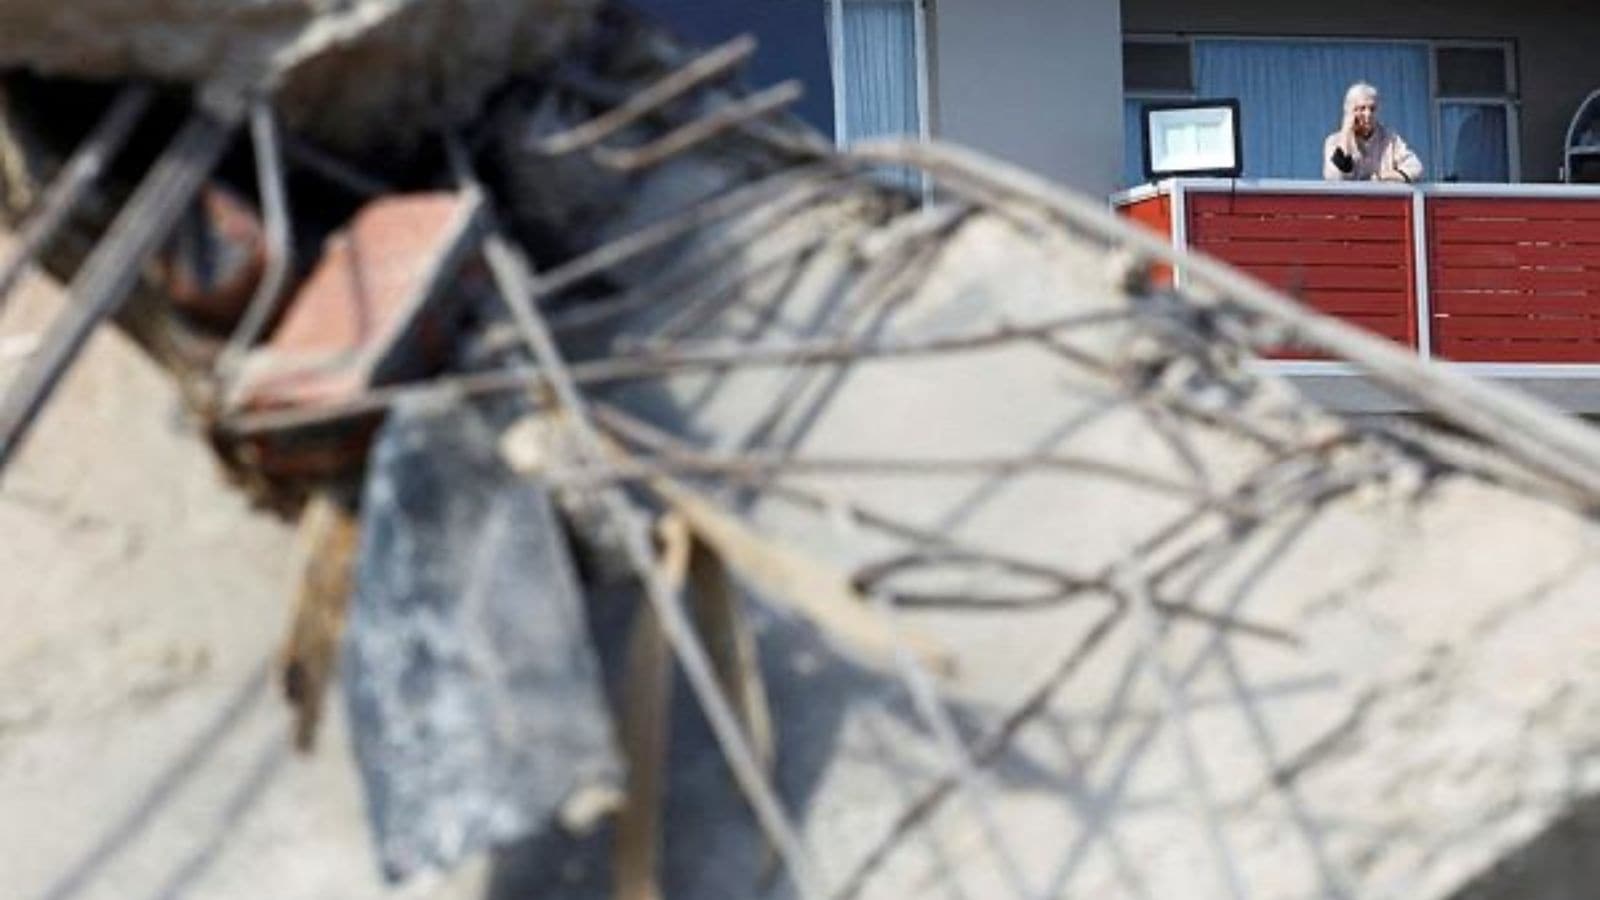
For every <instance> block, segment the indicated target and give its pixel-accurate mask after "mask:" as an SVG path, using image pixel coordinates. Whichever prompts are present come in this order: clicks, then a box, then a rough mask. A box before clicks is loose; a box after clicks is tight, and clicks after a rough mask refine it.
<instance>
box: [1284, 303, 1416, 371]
mask: <svg viewBox="0 0 1600 900" xmlns="http://www.w3.org/2000/svg"><path fill="white" fill-rule="evenodd" d="M1337 318H1338V319H1339V320H1340V321H1342V322H1345V323H1347V324H1349V325H1354V326H1355V327H1357V328H1360V329H1362V330H1364V331H1369V332H1371V333H1373V334H1376V335H1378V336H1379V337H1382V338H1385V339H1387V340H1390V341H1393V342H1395V343H1396V344H1400V345H1401V346H1404V347H1412V348H1415V347H1416V345H1417V342H1416V338H1415V336H1414V335H1415V329H1413V328H1412V324H1411V316H1410V315H1409V314H1407V315H1359V314H1358V315H1343V316H1338V317H1337ZM1262 356H1265V357H1266V358H1268V359H1300V360H1314V359H1329V358H1330V357H1328V356H1327V355H1325V354H1320V353H1316V352H1313V351H1309V350H1303V349H1301V348H1298V347H1292V346H1291V347H1275V348H1269V349H1267V350H1265V351H1264V352H1263V353H1262Z"/></svg>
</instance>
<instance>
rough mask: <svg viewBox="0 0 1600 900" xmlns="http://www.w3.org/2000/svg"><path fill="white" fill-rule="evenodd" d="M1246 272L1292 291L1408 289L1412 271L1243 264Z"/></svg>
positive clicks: (1274, 285) (1353, 267)
mask: <svg viewBox="0 0 1600 900" xmlns="http://www.w3.org/2000/svg"><path fill="white" fill-rule="evenodd" d="M1240 268H1241V269H1243V270H1244V271H1245V272H1248V273H1250V274H1251V275H1254V276H1255V277H1256V278H1259V279H1261V280H1262V281H1265V282H1266V283H1267V284H1270V285H1272V286H1273V287H1277V288H1280V289H1283V290H1287V291H1289V292H1290V293H1296V292H1299V291H1308V290H1316V289H1318V288H1344V289H1355V288H1359V289H1362V290H1372V291H1405V290H1409V289H1410V287H1411V275H1410V273H1408V272H1407V271H1406V270H1405V269H1383V268H1376V267H1372V268H1367V267H1355V266H1241V267H1240Z"/></svg>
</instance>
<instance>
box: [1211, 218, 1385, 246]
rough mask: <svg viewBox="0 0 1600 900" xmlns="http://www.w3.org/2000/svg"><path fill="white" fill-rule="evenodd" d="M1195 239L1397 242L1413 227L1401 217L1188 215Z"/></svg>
mask: <svg viewBox="0 0 1600 900" xmlns="http://www.w3.org/2000/svg"><path fill="white" fill-rule="evenodd" d="M1189 235H1190V238H1191V239H1192V240H1200V239H1206V238H1262V239H1266V240H1274V241H1398V242H1401V243H1404V242H1405V241H1406V240H1407V239H1408V238H1409V237H1410V236H1411V229H1410V226H1408V225H1407V224H1406V223H1405V222H1404V221H1401V220H1398V219H1357V218H1343V219H1288V218H1283V219H1279V218H1258V217H1248V216H1204V217H1201V216H1194V215H1191V216H1190V217H1189Z"/></svg>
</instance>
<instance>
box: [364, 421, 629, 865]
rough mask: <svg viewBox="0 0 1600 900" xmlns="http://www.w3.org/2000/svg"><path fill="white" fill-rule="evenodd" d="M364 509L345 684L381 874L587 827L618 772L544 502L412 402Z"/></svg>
mask: <svg viewBox="0 0 1600 900" xmlns="http://www.w3.org/2000/svg"><path fill="white" fill-rule="evenodd" d="M362 512H363V518H364V523H363V529H362V537H361V550H360V558H359V561H358V563H357V570H356V590H355V597H354V598H353V601H352V603H351V608H350V619H349V628H348V631H347V638H346V648H347V649H346V655H345V661H344V666H343V676H344V685H345V692H346V696H347V698H348V702H349V709H350V720H351V729H352V734H353V736H354V743H355V750H356V757H357V759H358V760H359V762H360V765H361V771H362V776H363V779H364V782H365V785H366V798H367V808H368V811H369V815H370V817H371V820H372V826H373V834H374V838H375V840H376V843H377V847H378V852H379V856H380V857H381V859H382V861H383V866H384V871H385V872H386V873H387V874H388V876H389V877H390V878H392V879H396V880H398V879H404V878H410V877H412V876H415V875H417V874H419V873H420V872H425V871H429V870H449V869H451V868H453V867H455V866H456V865H458V864H460V863H461V862H463V861H465V860H467V859H469V858H471V857H472V856H473V855H475V854H478V853H481V852H483V851H486V850H488V849H490V848H492V847H496V846H504V845H508V844H511V843H514V842H517V841H521V840H524V839H527V838H530V837H533V836H536V835H538V834H540V833H543V832H546V831H554V830H557V829H561V830H567V831H574V830H575V831H577V832H578V833H579V834H583V833H587V832H588V831H590V830H592V829H594V828H595V827H597V826H598V824H599V822H600V820H601V819H602V818H603V817H604V816H605V815H606V814H607V813H608V812H610V811H612V810H614V809H615V808H616V806H617V805H618V803H620V791H621V784H622V773H621V764H620V762H619V758H618V754H617V752H616V749H615V746H614V743H613V739H612V728H611V715H610V706H609V704H608V702H607V699H606V694H605V689H604V679H603V677H602V675H601V672H600V666H599V662H598V659H597V657H596V655H595V652H594V649H593V647H592V644H591V637H590V632H589V627H588V624H587V618H586V615H585V609H584V607H585V601H584V598H583V595H582V594H581V593H580V592H579V586H578V582H577V577H576V574H575V573H574V571H573V564H572V562H571V560H570V558H569V555H568V550H567V547H566V538H565V535H564V533H563V531H562V528H561V525H560V523H559V521H558V520H557V519H556V517H555V512H554V507H553V505H552V501H551V498H550V495H549V493H548V492H547V491H545V490H543V489H541V488H540V487H538V486H537V485H535V484H533V483H530V482H527V481H524V480H522V479H520V478H518V477H517V476H515V475H513V474H512V473H511V472H510V470H509V469H507V468H505V467H504V465H503V464H501V462H500V461H499V456H498V452H497V449H496V432H495V431H494V430H493V429H492V428H491V427H490V426H489V424H488V423H487V422H485V421H484V420H483V419H482V417H481V415H480V414H479V413H478V412H477V411H476V410H475V409H473V408H471V407H463V406H460V405H457V404H454V403H444V404H438V403H429V402H427V401H418V402H416V403H407V404H404V405H402V406H401V407H399V408H398V409H396V410H395V411H394V413H392V414H391V416H390V418H389V421H388V423H387V424H386V425H385V426H384V429H383V432H382V436H381V437H380V439H379V440H378V443H377V445H376V447H375V449H374V453H373V460H372V464H371V466H370V469H369V473H368V477H367V484H366V490H365V495H364V498H363V503H362Z"/></svg>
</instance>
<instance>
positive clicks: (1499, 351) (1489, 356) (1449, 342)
mask: <svg viewBox="0 0 1600 900" xmlns="http://www.w3.org/2000/svg"><path fill="white" fill-rule="evenodd" d="M1433 348H1434V353H1435V354H1436V355H1438V356H1440V357H1442V358H1444V359H1449V360H1454V361H1456V362H1507V363H1512V362H1517V363H1600V343H1593V342H1582V343H1579V342H1570V343H1555V342H1538V341H1463V340H1455V339H1450V338H1435V339H1434V344H1433Z"/></svg>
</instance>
